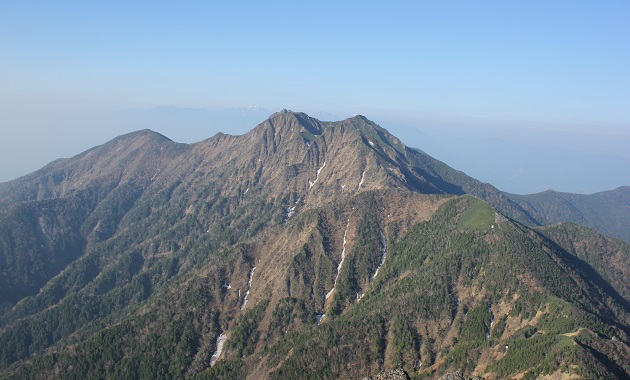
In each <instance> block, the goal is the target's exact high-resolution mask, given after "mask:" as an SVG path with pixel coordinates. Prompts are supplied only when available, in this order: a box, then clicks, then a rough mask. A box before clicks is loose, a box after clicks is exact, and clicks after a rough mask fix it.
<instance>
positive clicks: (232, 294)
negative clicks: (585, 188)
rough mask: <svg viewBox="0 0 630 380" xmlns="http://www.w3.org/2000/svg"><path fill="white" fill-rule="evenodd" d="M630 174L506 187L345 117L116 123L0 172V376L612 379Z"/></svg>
mask: <svg viewBox="0 0 630 380" xmlns="http://www.w3.org/2000/svg"><path fill="white" fill-rule="evenodd" d="M629 192H630V188H628V187H621V188H618V189H616V190H613V191H609V192H603V193H597V194H593V195H575V194H566V193H556V192H545V193H540V194H534V195H527V196H519V195H514V194H508V193H505V192H501V191H499V190H498V189H496V188H495V187H493V186H492V185H490V184H486V183H482V182H480V181H478V180H476V179H474V178H471V177H469V176H467V175H466V174H465V173H463V172H461V171H457V170H454V169H452V168H450V167H449V166H447V165H446V164H444V163H442V162H440V161H438V160H436V159H434V158H432V157H431V156H429V155H428V154H426V153H424V152H422V151H420V150H417V149H413V148H409V147H407V146H406V145H405V144H403V142H402V141H400V140H399V139H398V138H396V137H395V136H393V135H391V134H390V133H389V132H388V131H387V130H385V129H384V128H381V127H380V126H378V125H376V124H375V123H373V122H371V121H370V120H368V119H367V118H365V117H364V116H360V115H359V116H355V117H352V118H349V119H346V120H343V121H338V122H323V121H320V120H317V119H315V118H312V117H310V116H308V115H306V114H303V113H295V112H291V111H286V110H284V111H282V112H278V113H275V114H273V115H272V116H271V117H270V118H269V119H267V120H266V121H265V122H263V123H261V124H259V125H258V126H256V127H255V128H254V129H252V130H251V131H250V132H248V133H246V134H244V135H242V136H230V135H226V134H221V133H219V134H217V135H215V136H213V137H211V138H209V139H207V140H204V141H201V142H199V143H195V144H178V143H175V142H173V141H171V140H169V139H168V138H166V137H165V136H162V135H160V134H157V133H155V132H152V131H150V130H143V131H138V132H134V133H131V134H127V135H123V136H120V137H118V138H116V139H114V140H112V141H110V142H108V143H106V144H104V145H101V146H98V147H95V148H93V149H90V150H88V151H86V152H84V153H82V154H80V155H78V156H75V157H73V158H70V159H61V160H57V161H54V162H52V163H50V164H49V165H47V166H46V167H44V168H42V169H40V170H38V171H36V172H34V173H32V174H29V175H27V176H24V177H21V178H19V179H16V180H14V181H10V182H6V183H2V184H0V311H1V314H0V376H1V377H3V378H37V377H42V378H195V379H205V378H211V379H215V378H221V379H227V378H234V379H243V378H250V379H265V378H268V379H287V378H326V379H336V378H363V377H365V376H368V375H373V374H377V373H380V372H382V371H384V370H391V369H396V368H404V370H405V371H406V372H407V373H409V374H410V375H411V376H412V378H427V379H428V378H431V379H437V378H439V377H440V375H442V374H445V373H447V372H452V371H455V370H457V371H462V372H464V373H467V374H471V375H480V376H483V377H485V378H486V379H497V378H501V379H503V378H537V377H543V376H548V377H547V378H560V377H562V376H565V377H567V378H569V377H570V376H574V377H575V376H577V377H580V378H594V379H595V378H611V379H624V378H628V376H629V375H630V364H629V363H630V284H629V280H628V279H630V245H628V241H630V236H629V235H628V233H629V232H628V228H627V226H628V225H630V223H629V222H630V208H629V206H630V201H629ZM591 228H592V229H591ZM606 235H608V236H606ZM618 239H621V240H618ZM624 240H625V241H624Z"/></svg>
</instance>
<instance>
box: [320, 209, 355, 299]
mask: <svg viewBox="0 0 630 380" xmlns="http://www.w3.org/2000/svg"><path fill="white" fill-rule="evenodd" d="M349 225H350V219H348V224H346V231H345V232H344V233H343V245H342V249H341V261H339V265H338V266H337V275H336V276H335V282H334V283H333V288H332V289H330V291H329V292H328V293H326V299H328V298H330V296H331V295H332V294H333V292H334V291H335V287H336V286H337V280H338V279H339V272H341V266H342V265H343V261H344V260H345V259H346V235H347V234H348V226H349Z"/></svg>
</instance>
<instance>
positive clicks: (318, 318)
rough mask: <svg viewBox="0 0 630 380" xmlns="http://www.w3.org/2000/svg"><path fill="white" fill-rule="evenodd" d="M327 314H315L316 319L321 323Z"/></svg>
mask: <svg viewBox="0 0 630 380" xmlns="http://www.w3.org/2000/svg"><path fill="white" fill-rule="evenodd" d="M325 316H326V314H315V320H317V323H321V322H322V319H323V318H324V317H325Z"/></svg>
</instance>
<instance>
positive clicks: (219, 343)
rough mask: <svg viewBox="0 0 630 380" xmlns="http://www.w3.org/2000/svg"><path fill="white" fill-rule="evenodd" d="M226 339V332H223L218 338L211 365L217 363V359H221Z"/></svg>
mask: <svg viewBox="0 0 630 380" xmlns="http://www.w3.org/2000/svg"><path fill="white" fill-rule="evenodd" d="M226 339H227V335H226V334H221V335H219V337H218V338H217V350H216V351H215V352H214V354H212V357H211V358H210V367H212V366H213V365H214V363H216V362H217V360H219V357H220V356H221V351H223V344H225V340H226Z"/></svg>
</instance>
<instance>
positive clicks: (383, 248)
mask: <svg viewBox="0 0 630 380" xmlns="http://www.w3.org/2000/svg"><path fill="white" fill-rule="evenodd" d="M380 233H381V263H380V264H379V265H378V267H377V268H376V271H375V272H374V275H373V276H372V278H370V282H374V279H375V278H376V275H378V271H379V270H381V267H382V266H383V264H384V263H385V257H386V256H387V241H385V234H383V231H380Z"/></svg>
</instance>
